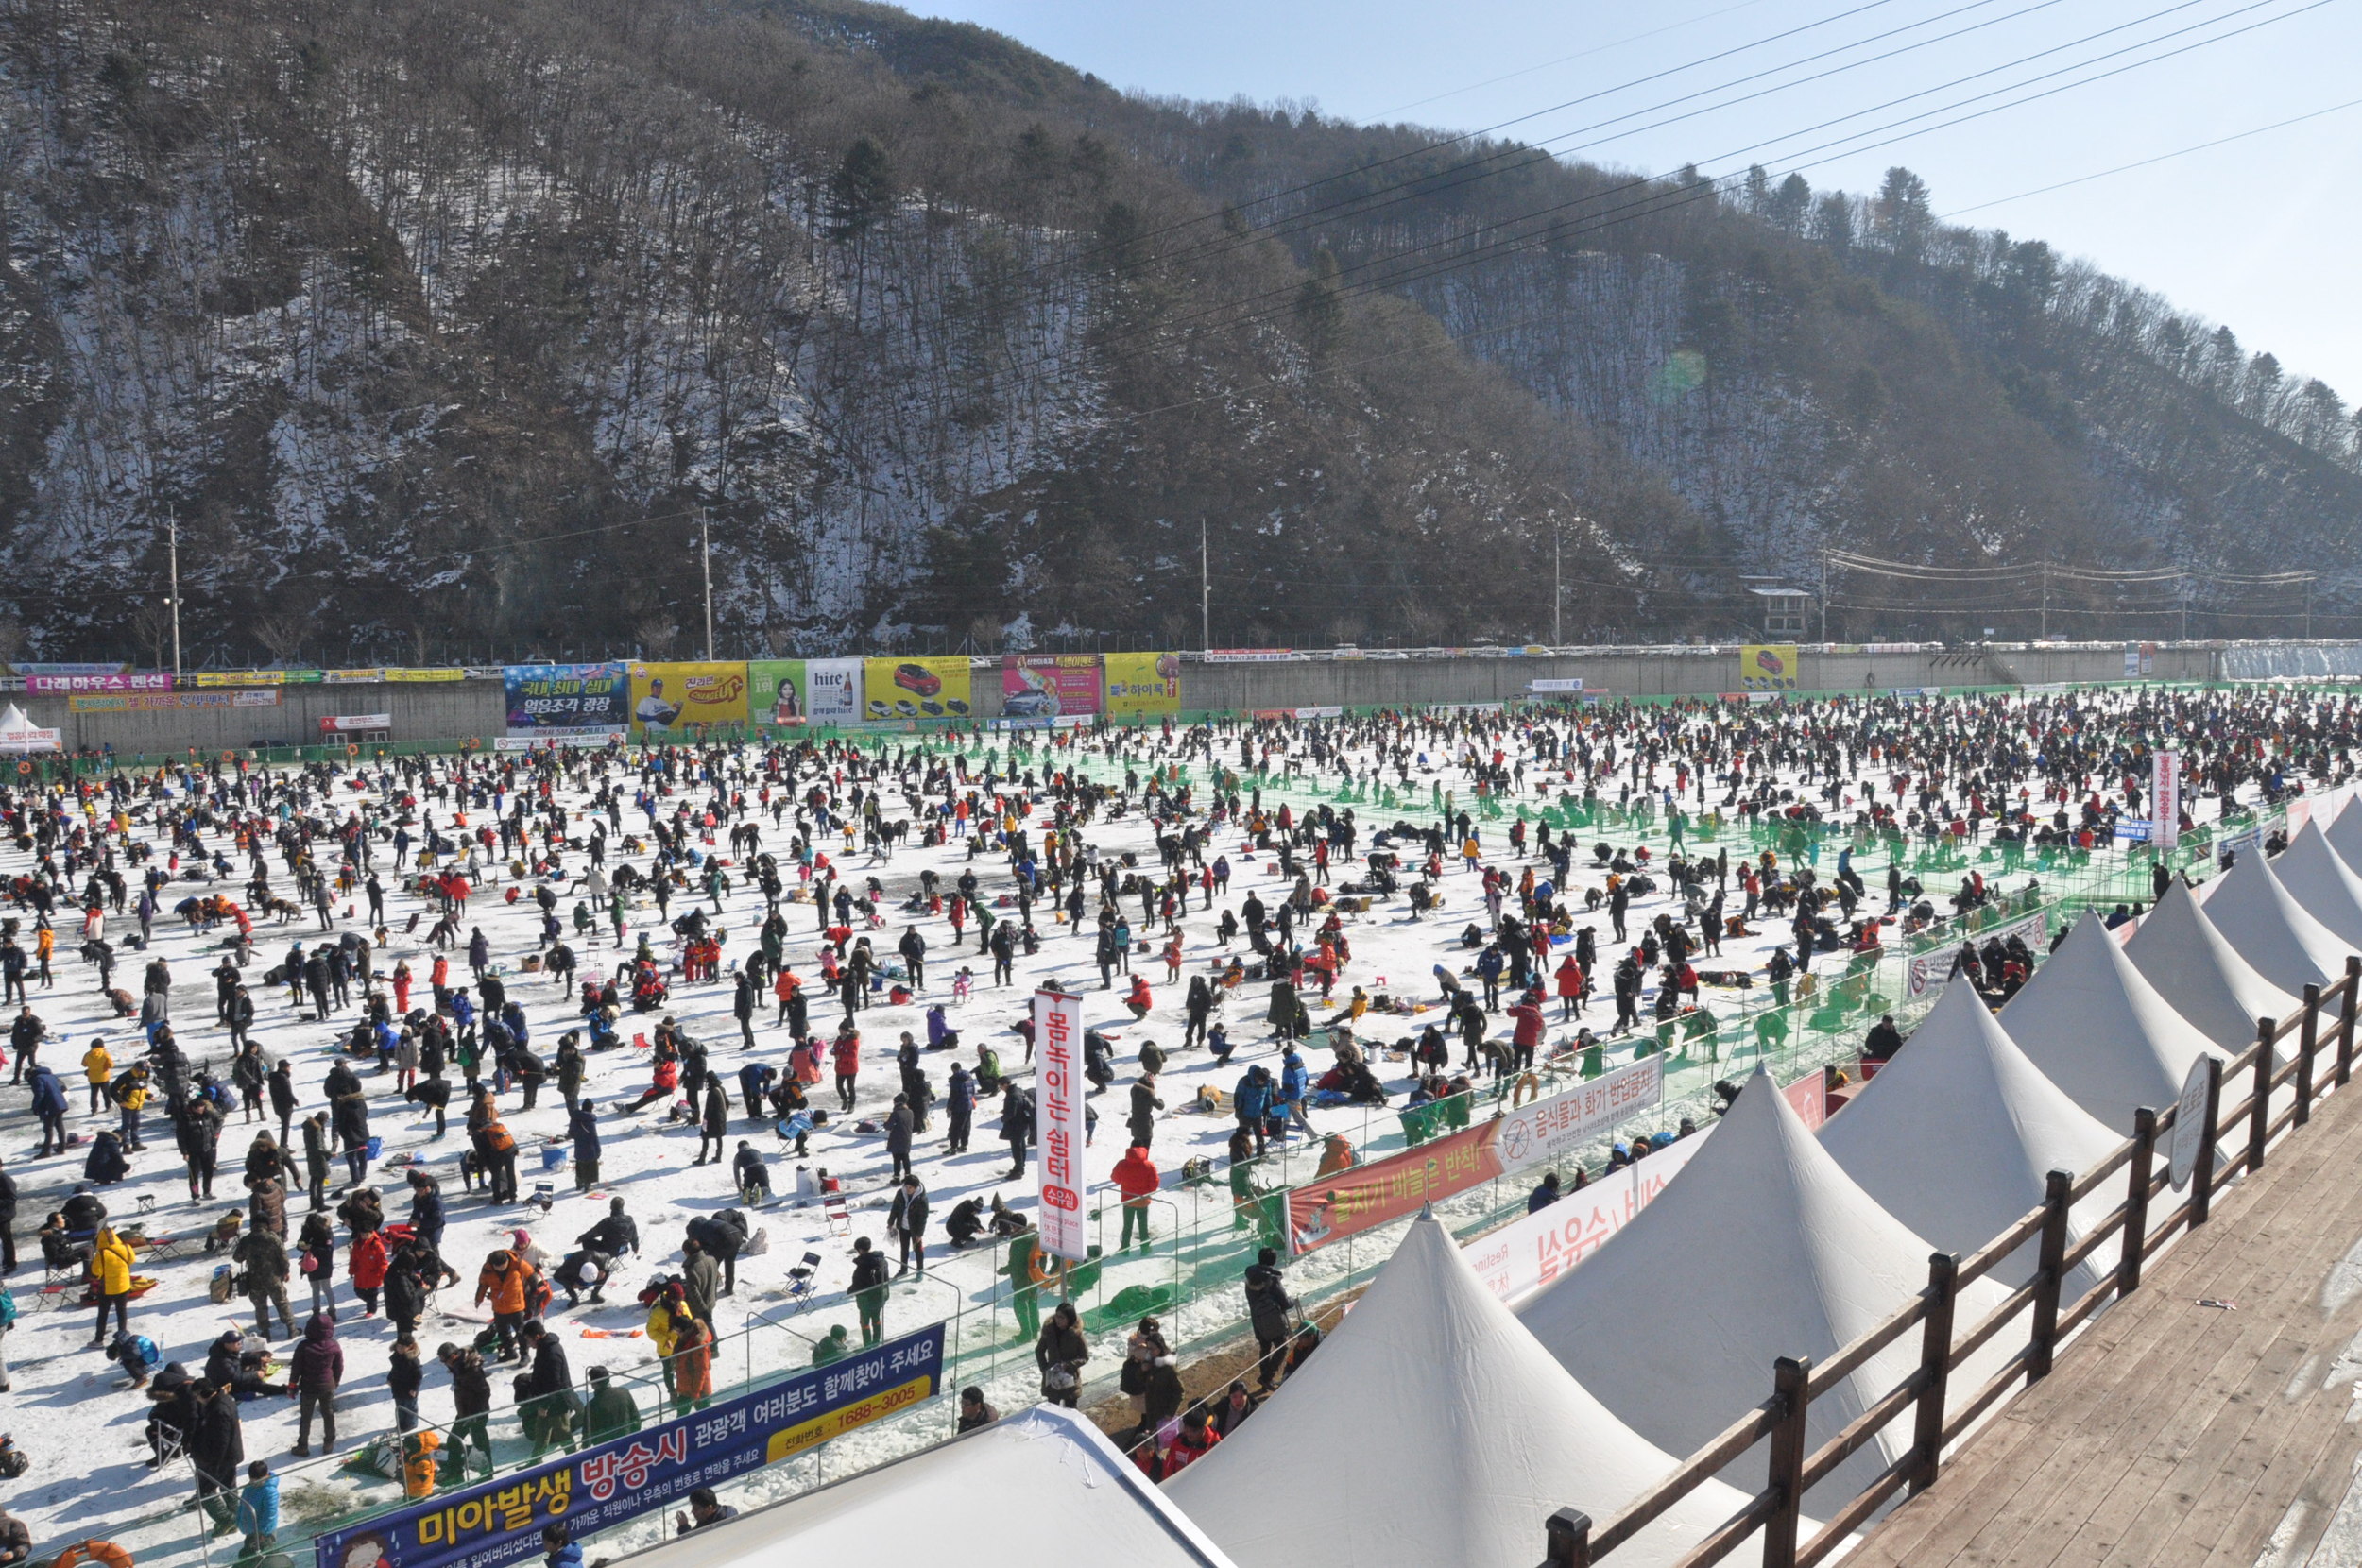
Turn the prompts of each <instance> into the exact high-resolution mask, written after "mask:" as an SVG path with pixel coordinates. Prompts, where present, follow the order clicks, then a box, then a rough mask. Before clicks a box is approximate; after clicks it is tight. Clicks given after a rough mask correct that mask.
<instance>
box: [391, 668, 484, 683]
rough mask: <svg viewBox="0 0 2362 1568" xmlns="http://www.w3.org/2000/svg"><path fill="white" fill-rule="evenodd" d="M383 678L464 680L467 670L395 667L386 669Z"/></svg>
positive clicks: (466, 676)
mask: <svg viewBox="0 0 2362 1568" xmlns="http://www.w3.org/2000/svg"><path fill="white" fill-rule="evenodd" d="M385 678H386V679H387V680H405V681H429V680H434V681H443V680H466V679H467V678H468V672H466V671H465V670H420V669H406V670H405V669H395V670H388V671H386V672H385Z"/></svg>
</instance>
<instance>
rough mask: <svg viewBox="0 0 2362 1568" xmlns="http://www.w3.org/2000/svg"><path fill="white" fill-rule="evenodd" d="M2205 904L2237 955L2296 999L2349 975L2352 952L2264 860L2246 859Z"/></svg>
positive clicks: (2216, 886)
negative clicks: (2311, 987) (2307, 910)
mask: <svg viewBox="0 0 2362 1568" xmlns="http://www.w3.org/2000/svg"><path fill="white" fill-rule="evenodd" d="M2204 903H2205V906H2206V918H2207V919H2209V920H2211V921H2213V922H2214V923H2215V929H2217V930H2218V931H2220V932H2222V939H2223V940H2224V941H2225V942H2228V943H2230V944H2231V947H2232V950H2233V951H2234V952H2235V953H2237V954H2238V955H2239V956H2240V957H2241V958H2243V959H2245V960H2247V961H2248V963H2251V964H2252V965H2253V966H2254V968H2255V972H2256V973H2257V974H2259V975H2261V976H2263V977H2264V978H2265V979H2266V980H2269V981H2271V982H2272V983H2273V984H2274V985H2276V986H2278V987H2280V989H2282V990H2283V991H2285V992H2287V993H2288V994H2289V995H2290V996H2298V995H2301V994H2302V992H2303V990H2304V988H2305V987H2306V986H2308V985H2327V984H2329V983H2330V982H2331V981H2332V980H2336V979H2337V978H2338V977H2340V976H2342V975H2343V974H2344V973H2345V972H2346V954H2347V953H2348V952H2349V951H2350V950H2351V949H2349V948H2348V947H2347V946H2346V945H2345V944H2344V943H2343V942H2341V941H2339V940H2338V939H2337V933H2336V932H2335V931H2333V930H2331V929H2329V928H2328V927H2326V926H2324V925H2322V924H2321V923H2320V922H2319V921H2318V920H2316V919H2314V918H2313V917H2312V916H2311V915H2309V914H2307V913H2305V912H2304V906H2302V904H2299V903H2298V902H2297V901H2296V899H2295V897H2294V896H2293V895H2290V893H2289V892H2288V890H2287V889H2286V888H2285V887H2282V886H2281V885H2280V878H2278V877H2277V876H2275V875H2274V874H2273V872H2272V868H2271V867H2270V866H2269V865H2268V864H2267V863H2266V862H2265V860H2264V857H2263V856H2261V855H2242V856H2240V857H2239V859H2238V861H2237V862H2236V863H2235V864H2234V865H2233V866H2232V868H2231V869H2230V870H2229V871H2228V872H2226V873H2224V874H2223V875H2222V876H2220V877H2218V878H2216V879H2215V881H2214V883H2213V885H2212V886H2210V887H2208V888H2207V890H2206V894H2205V897H2204ZM2277 1015H2278V1016H2280V1017H2285V1016H2287V1014H2285V1013H2284V1014H2277Z"/></svg>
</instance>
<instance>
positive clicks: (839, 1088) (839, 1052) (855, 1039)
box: [829, 1028, 861, 1111]
mask: <svg viewBox="0 0 2362 1568" xmlns="http://www.w3.org/2000/svg"><path fill="white" fill-rule="evenodd" d="M829 1064H830V1065H831V1066H833V1067H834V1068H835V1069H836V1101H837V1103H838V1104H839V1105H842V1106H843V1107H845V1109H846V1110H847V1111H850V1110H851V1109H852V1108H853V1091H854V1080H856V1079H858V1078H859V1077H861V1036H860V1035H859V1034H858V1033H856V1032H855V1031H853V1030H851V1029H850V1028H847V1029H846V1030H844V1031H841V1032H840V1033H839V1034H838V1035H837V1037H836V1044H834V1045H832V1046H830V1048H829Z"/></svg>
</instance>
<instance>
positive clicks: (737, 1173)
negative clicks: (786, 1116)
mask: <svg viewBox="0 0 2362 1568" xmlns="http://www.w3.org/2000/svg"><path fill="white" fill-rule="evenodd" d="M797 1152H798V1153H800V1152H802V1150H800V1149H799V1150H797ZM730 1176H731V1178H732V1180H733V1181H735V1183H736V1184H737V1186H738V1201H739V1202H742V1203H745V1204H746V1205H747V1206H748V1207H750V1208H751V1207H752V1206H754V1205H755V1204H757V1203H761V1202H767V1201H768V1200H769V1199H770V1197H771V1167H769V1166H767V1165H765V1164H763V1161H762V1150H758V1149H757V1148H755V1146H754V1145H753V1144H751V1143H748V1142H747V1141H746V1140H745V1139H744V1138H741V1139H740V1140H739V1141H738V1157H737V1158H736V1159H734V1160H732V1161H731V1162H730Z"/></svg>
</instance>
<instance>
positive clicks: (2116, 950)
mask: <svg viewBox="0 0 2362 1568" xmlns="http://www.w3.org/2000/svg"><path fill="white" fill-rule="evenodd" d="M2001 1027H2002V1028H2003V1029H2004V1030H2005V1031H2008V1032H2009V1036H2010V1038H2011V1039H2012V1040H2014V1041H2016V1042H2017V1046H2018V1048H2019V1049H2020V1050H2022V1051H2024V1052H2025V1053H2026V1055H2027V1058H2028V1060H2029V1061H2031V1062H2032V1063H2033V1064H2034V1065H2035V1066H2037V1067H2040V1068H2041V1069H2042V1071H2043V1076H2044V1077H2045V1078H2047V1079H2049V1080H2050V1082H2053V1083H2056V1084H2057V1085H2058V1086H2059V1087H2060V1088H2062V1089H2064V1090H2065V1091H2066V1092H2067V1096H2068V1098H2070V1099H2073V1100H2074V1101H2075V1103H2077V1104H2078V1105H2080V1106H2081V1107H2082V1108H2083V1109H2084V1110H2086V1111H2088V1112H2090V1113H2091V1114H2092V1115H2093V1116H2097V1117H2098V1118H2099V1121H2100V1123H2101V1124H2102V1125H2103V1126H2105V1127H2107V1128H2109V1129H2110V1130H2111V1131H2113V1132H2114V1133H2117V1134H2118V1135H2119V1136H2122V1137H2131V1135H2132V1113H2133V1112H2134V1111H2136V1110H2138V1109H2140V1108H2141V1107H2142V1106H2144V1105H2146V1106H2148V1108H2149V1109H2151V1110H2156V1111H2162V1110H2164V1109H2165V1107H2166V1106H2168V1105H2171V1104H2173V1103H2174V1102H2175V1101H2176V1100H2177V1099H2180V1098H2181V1095H2182V1084H2183V1082H2186V1081H2187V1080H2188V1078H2189V1075H2190V1064H2191V1063H2193V1062H2195V1061H2197V1060H2198V1059H2199V1057H2200V1056H2205V1055H2210V1054H2211V1055H2215V1056H2221V1055H2222V1054H2224V1053H2223V1051H2222V1049H2221V1048H2220V1047H2218V1046H2217V1045H2215V1044H2214V1043H2213V1042H2212V1041H2210V1040H2208V1039H2207V1038H2206V1036H2205V1035H2203V1034H2201V1033H2199V1031H2198V1030H2197V1029H2196V1028H2194V1027H2193V1026H2192V1025H2191V1023H2190V1021H2189V1020H2188V1019H2186V1018H2184V1017H2182V1014H2179V1013H2176V1012H2175V1011H2174V1010H2173V1007H2172V1004H2170V1003H2169V1002H2167V1001H2166V1000H2165V997H2161V996H2159V995H2158V994H2157V988H2156V987H2155V986H2153V985H2151V984H2149V983H2148V980H2147V978H2146V977H2144V976H2143V975H2142V974H2141V972H2140V971H2139V970H2138V969H2136V968H2134V967H2133V966H2132V961H2131V959H2130V958H2128V957H2126V956H2125V952H2124V947H2123V946H2122V944H2120V943H2118V942H2117V941H2116V933H2115V932H2114V931H2112V930H2110V929H2108V928H2107V927H2106V926H2104V925H2102V924H2101V923H2100V919H2099V916H2098V915H2097V914H2096V913H2093V912H2089V911H2086V912H2084V914H2083V918H2082V919H2080V920H2079V921H2078V922H2076V925H2075V929H2074V930H2072V931H2070V932H2069V933H2068V934H2067V939H2066V940H2065V941H2064V942H2062V943H2061V944H2060V945H2059V947H2058V950H2057V951H2056V952H2054V953H2052V954H2051V955H2050V957H2049V958H2048V959H2046V960H2045V961H2044V962H2043V964H2042V966H2041V967H2040V968H2038V969H2036V970H2035V971H2034V978H2033V979H2032V980H2028V981H2027V982H2026V988H2025V989H2024V990H2022V991H2020V992H2019V993H2018V994H2017V995H2016V996H2014V997H2011V998H2010V1004H2009V1005H2008V1006H2007V1007H2004V1008H2003V1009H2002V1010H2001Z"/></svg>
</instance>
